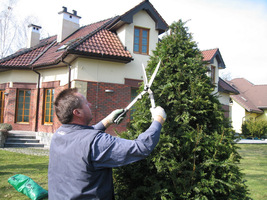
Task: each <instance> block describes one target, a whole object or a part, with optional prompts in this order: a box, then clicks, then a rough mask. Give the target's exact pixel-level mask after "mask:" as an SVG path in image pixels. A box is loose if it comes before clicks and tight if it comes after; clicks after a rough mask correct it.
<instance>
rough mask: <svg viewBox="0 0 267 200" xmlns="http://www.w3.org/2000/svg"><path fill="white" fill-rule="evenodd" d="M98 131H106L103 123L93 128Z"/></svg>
mask: <svg viewBox="0 0 267 200" xmlns="http://www.w3.org/2000/svg"><path fill="white" fill-rule="evenodd" d="M92 127H93V128H94V129H96V130H101V131H105V130H106V127H105V126H104V125H103V123H102V121H100V122H98V123H97V124H96V125H93V126H92Z"/></svg>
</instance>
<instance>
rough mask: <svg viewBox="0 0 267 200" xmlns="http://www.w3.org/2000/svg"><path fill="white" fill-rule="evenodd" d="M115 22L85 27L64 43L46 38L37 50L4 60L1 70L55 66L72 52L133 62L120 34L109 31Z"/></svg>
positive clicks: (53, 38) (37, 46) (26, 50)
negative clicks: (110, 24)
mask: <svg viewBox="0 0 267 200" xmlns="http://www.w3.org/2000/svg"><path fill="white" fill-rule="evenodd" d="M115 18H116V17H115ZM113 19H114V18H111V19H107V20H103V21H100V22H97V23H93V24H90V25H87V26H84V27H81V28H79V29H78V30H77V31H75V32H74V33H73V34H71V35H70V36H69V37H67V38H66V39H65V40H64V41H62V42H60V43H57V42H56V36H53V37H49V38H46V39H43V40H41V41H40V43H39V44H38V45H36V46H35V47H32V48H28V49H22V50H19V51H18V52H16V53H15V54H13V55H11V56H8V57H6V58H4V59H1V60H0V67H1V68H8V69H10V68H16V69H18V68H20V69H21V68H35V67H43V66H48V65H55V64H58V63H59V62H60V61H61V60H62V59H64V57H65V56H66V55H67V54H68V53H76V54H81V55H90V56H95V57H102V58H109V59H113V60H114V61H121V62H129V61H131V60H132V56H131V54H130V52H129V51H127V50H126V49H125V48H124V46H123V45H122V43H121V42H120V40H119V38H118V37H117V35H116V34H114V33H112V32H111V31H109V30H106V29H105V27H106V25H107V24H109V23H110V22H112V21H113ZM60 48H61V49H60Z"/></svg>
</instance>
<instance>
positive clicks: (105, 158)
mask: <svg viewBox="0 0 267 200" xmlns="http://www.w3.org/2000/svg"><path fill="white" fill-rule="evenodd" d="M151 113H152V118H153V122H152V124H151V125H150V127H149V128H148V129H147V130H146V131H145V132H144V133H142V134H140V135H139V136H138V138H137V139H135V140H126V139H122V138H117V137H113V136H111V135H109V134H106V133H101V134H98V135H97V136H96V138H95V140H94V142H93V144H92V154H91V159H92V161H93V165H94V166H95V168H105V167H118V166H122V165H126V164H129V163H132V162H136V161H138V160H141V159H144V158H145V157H147V156H148V155H149V154H150V153H151V152H152V150H153V149H154V148H155V146H156V145H157V143H158V141H159V137H160V131H161V128H162V123H164V121H165V119H166V114H165V111H164V110H163V109H162V108H161V107H157V108H154V109H153V110H152V109H151Z"/></svg>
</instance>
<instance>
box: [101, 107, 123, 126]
mask: <svg viewBox="0 0 267 200" xmlns="http://www.w3.org/2000/svg"><path fill="white" fill-rule="evenodd" d="M123 111H124V110H123V109H117V110H114V111H112V112H111V113H110V114H109V115H108V116H107V117H106V118H105V120H106V121H107V122H108V123H109V124H112V123H114V120H115V119H116V118H117V117H118V116H119V115H120V114H121V113H123ZM124 117H125V115H123V116H122V117H120V119H119V120H118V124H119V123H120V122H121V121H122V120H123V119H124Z"/></svg>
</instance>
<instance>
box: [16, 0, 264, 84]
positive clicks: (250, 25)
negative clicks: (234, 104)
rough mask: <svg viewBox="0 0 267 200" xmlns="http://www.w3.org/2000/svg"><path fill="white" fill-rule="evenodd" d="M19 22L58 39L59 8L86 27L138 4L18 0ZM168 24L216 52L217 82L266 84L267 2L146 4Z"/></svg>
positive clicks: (166, 0)
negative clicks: (179, 24) (33, 20)
mask: <svg viewBox="0 0 267 200" xmlns="http://www.w3.org/2000/svg"><path fill="white" fill-rule="evenodd" d="M17 1H18V4H17V8H16V9H15V10H14V11H15V12H17V13H18V15H20V16H21V18H23V17H25V16H29V15H33V16H35V17H37V18H38V20H39V24H36V25H40V26H42V31H43V32H44V33H47V34H49V35H55V34H57V21H58V18H59V17H58V12H60V11H62V6H65V7H67V8H68V11H69V12H72V10H76V11H77V14H78V15H79V16H81V17H82V18H81V19H80V24H81V25H87V24H90V23H93V22H97V21H100V20H103V19H107V18H110V17H114V16H116V15H122V14H124V13H125V12H127V11H128V10H129V9H131V8H133V7H134V6H136V5H137V4H139V3H140V2H141V1H142V0H129V1H125V0H98V1H96V0H45V1H44V0H17ZM150 2H151V3H152V5H153V6H154V7H155V9H156V10H157V11H158V12H159V14H160V15H161V16H162V18H163V19H165V21H166V22H167V23H168V24H169V25H170V24H171V23H172V22H174V21H178V20H179V19H182V20H183V21H188V22H187V24H186V26H187V27H188V28H189V32H191V33H193V36H194V41H196V42H197V43H198V47H199V49H200V50H207V49H213V48H219V49H220V52H221V55H222V57H223V60H224V62H225V65H226V69H223V70H220V74H221V77H225V76H228V77H229V76H230V77H231V78H246V79H247V80H248V81H250V82H252V83H253V84H267V59H266V58H267V48H266V47H267V0H150Z"/></svg>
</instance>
